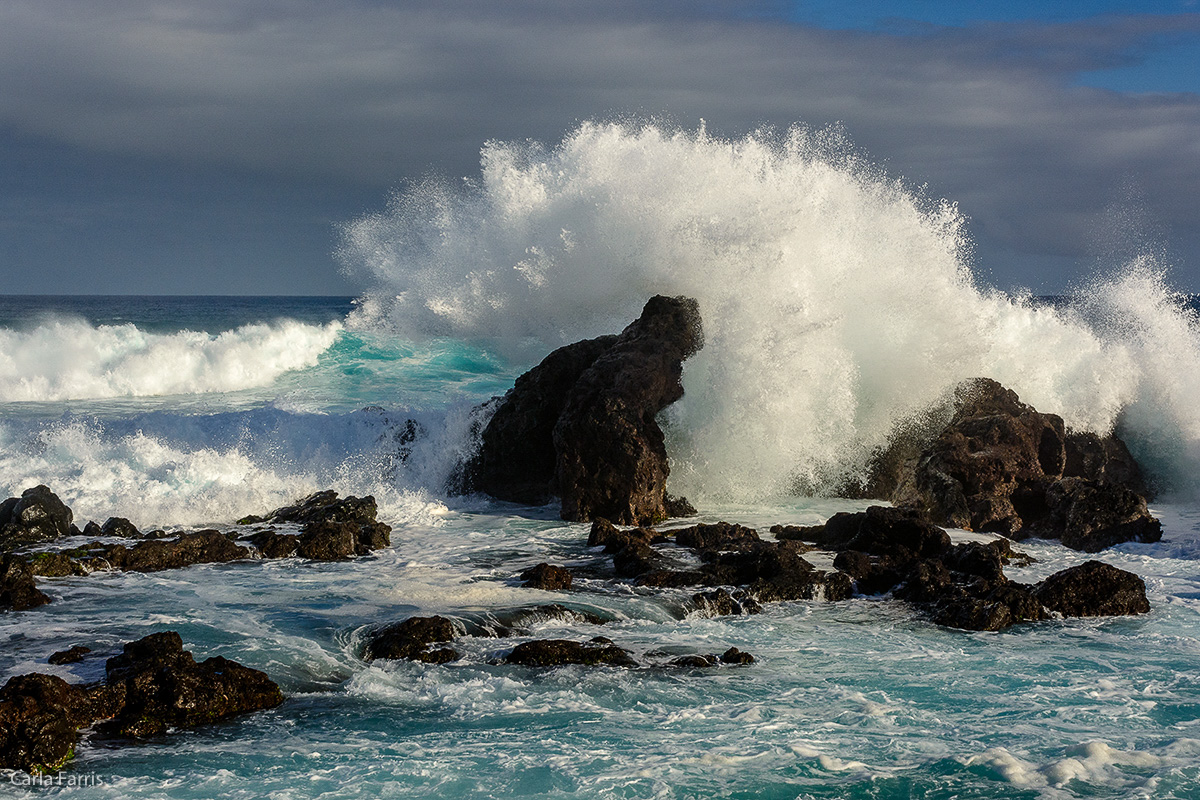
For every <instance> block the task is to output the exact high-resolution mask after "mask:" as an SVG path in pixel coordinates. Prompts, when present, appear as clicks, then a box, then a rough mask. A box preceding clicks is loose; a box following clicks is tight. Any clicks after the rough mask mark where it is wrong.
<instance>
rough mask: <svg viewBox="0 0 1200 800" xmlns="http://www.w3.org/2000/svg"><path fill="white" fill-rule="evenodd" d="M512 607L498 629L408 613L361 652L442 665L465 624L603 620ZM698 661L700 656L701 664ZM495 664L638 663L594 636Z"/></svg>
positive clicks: (539, 647) (711, 662) (735, 655)
mask: <svg viewBox="0 0 1200 800" xmlns="http://www.w3.org/2000/svg"><path fill="white" fill-rule="evenodd" d="M515 611H516V613H511V614H502V615H501V616H504V617H507V618H509V623H510V624H502V625H501V626H499V627H498V628H497V627H489V626H480V625H474V626H470V625H463V624H462V623H456V622H455V621H453V620H450V619H447V618H446V617H441V616H433V617H409V618H408V619H406V620H404V621H402V622H398V623H394V624H391V625H386V626H384V627H382V628H377V629H375V630H374V631H371V632H369V633H368V634H367V641H366V645H365V647H364V648H363V653H362V656H363V659H364V660H366V661H374V660H377V659H391V660H407V661H420V662H424V663H426V664H445V663H448V662H451V661H457V660H458V659H459V658H460V657H461V656H460V654H459V653H458V651H457V650H455V649H454V648H453V647H452V646H451V643H452V642H454V641H455V640H456V639H458V638H459V637H460V636H461V635H462V634H463V632H464V630H465V629H466V628H468V627H473V630H472V631H471V634H472V635H475V636H482V637H497V636H510V635H520V634H523V633H527V631H524V630H522V628H521V627H520V626H519V625H512V624H511V623H515V622H516V621H517V618H518V617H521V616H524V617H525V618H526V619H528V620H532V619H535V618H547V617H549V618H558V619H564V620H570V621H573V622H585V623H590V624H603V623H604V622H605V621H606V620H603V619H600V618H598V617H596V616H595V615H588V614H580V613H579V612H575V611H572V610H571V609H568V608H565V607H564V606H558V605H552V606H536V607H534V608H530V609H519V610H515ZM696 659H700V661H703V663H700V661H696ZM493 663H497V664H516V665H518V666H524V667H559V666H567V665H572V664H575V665H583V666H602V665H607V666H614V667H627V668H635V667H639V666H642V665H641V664H640V663H639V662H638V661H637V659H635V658H634V657H633V654H632V653H631V652H630V651H628V650H626V649H625V648H623V647H618V646H617V645H615V644H614V643H613V642H612V640H611V639H608V638H607V637H604V636H596V637H593V638H591V639H589V640H588V641H586V642H577V641H574V640H571V639H530V640H529V641H525V642H521V643H519V644H517V645H516V646H514V647H513V648H511V649H510V650H509V651H508V652H507V653H506V654H505V655H503V656H502V657H500V658H498V659H496V660H495V661H494V662H493ZM752 663H754V656H752V655H750V654H749V653H745V652H742V651H741V650H738V649H737V648H736V647H731V648H729V649H728V650H727V651H726V652H725V653H724V654H722V655H720V656H716V655H713V656H684V657H681V658H676V659H674V660H672V661H670V662H668V663H667V664H665V666H670V667H695V666H706V667H707V666H715V665H717V664H752Z"/></svg>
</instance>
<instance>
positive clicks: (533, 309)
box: [341, 123, 1200, 501]
mask: <svg viewBox="0 0 1200 800" xmlns="http://www.w3.org/2000/svg"><path fill="white" fill-rule="evenodd" d="M970 253H971V243H970V240H969V238H968V237H967V235H966V232H965V229H964V220H963V217H962V216H961V215H960V214H959V213H958V210H957V209H956V208H955V206H953V205H952V204H950V203H947V202H945V201H934V200H931V199H930V198H927V197H924V196H922V195H921V194H920V193H919V192H916V191H913V190H911V189H910V188H908V187H906V185H904V184H903V183H902V182H900V181H897V180H895V179H893V178H889V177H887V176H886V175H884V174H882V173H881V171H880V170H879V169H878V168H877V167H874V166H872V165H871V164H869V163H867V162H866V161H865V160H863V159H862V158H861V157H859V156H857V155H856V154H855V153H854V151H853V148H852V147H850V145H849V144H848V143H847V142H846V140H845V138H844V137H843V136H842V135H841V134H840V132H839V131H837V130H836V129H835V130H832V131H812V130H809V129H807V128H803V127H796V128H793V129H792V130H790V131H787V132H786V133H783V134H771V133H757V134H752V135H749V136H746V137H744V138H742V139H738V140H732V141H730V140H723V139H719V138H716V137H713V136H710V135H709V134H708V133H707V132H706V131H705V130H703V129H701V130H699V131H694V132H689V131H679V130H670V129H666V128H663V127H661V126H656V125H632V124H621V123H613V124H599V123H585V124H583V125H581V126H580V127H579V128H578V129H577V130H575V131H574V132H573V133H571V134H570V135H568V136H567V137H566V138H565V139H564V140H563V141H562V142H561V143H560V144H558V145H557V146H556V147H553V148H545V147H542V146H539V145H536V144H529V143H504V142H490V143H488V144H487V145H486V146H485V147H484V149H483V154H482V174H481V177H480V179H479V180H478V181H476V182H468V183H467V184H466V185H465V186H464V185H458V184H449V183H440V182H437V181H432V180H431V181H426V182H424V183H422V184H420V185H417V186H415V187H413V188H412V189H411V190H409V191H407V192H404V193H402V194H398V195H397V196H396V197H394V198H393V200H392V202H391V205H390V207H389V209H388V210H387V211H386V212H385V213H382V214H376V215H371V216H367V217H364V218H362V219H360V220H358V221H357V222H355V223H354V224H352V225H350V226H348V227H347V228H346V231H345V241H344V248H343V251H342V253H341V256H342V258H343V261H344V263H345V264H346V267H347V269H348V270H349V271H351V272H352V273H355V274H356V275H366V276H367V277H368V278H369V279H371V280H372V281H373V282H374V286H375V289H374V290H373V291H372V292H371V293H369V294H368V296H367V297H366V298H364V299H363V301H362V302H361V304H360V308H359V310H358V311H357V312H356V313H355V314H354V315H352V317H351V319H350V320H349V322H348V324H349V325H350V326H352V327H353V326H357V327H361V328H366V329H376V328H387V329H391V330H395V331H398V332H400V333H401V334H402V335H404V336H406V337H412V338H420V337H429V336H453V337H461V338H463V339H468V340H487V341H489V342H494V343H495V346H497V347H498V348H499V349H500V350H501V351H503V352H506V353H508V354H509V355H510V356H511V355H516V356H517V357H518V359H519V360H522V361H523V362H524V363H534V362H536V361H537V360H538V359H539V358H541V356H542V355H544V354H545V352H546V350H547V348H549V347H553V346H557V345H561V344H563V343H566V342H570V341H574V340H577V339H580V338H583V337H587V336H595V335H598V334H600V333H607V332H611V331H615V330H619V329H620V327H621V326H622V325H624V324H625V323H627V322H628V321H629V320H631V319H633V318H634V317H636V316H637V313H638V311H639V310H640V308H641V305H642V304H643V303H644V302H645V300H646V298H647V297H649V296H650V295H653V294H655V293H663V294H672V295H676V294H684V295H689V296H692V297H695V298H697V299H698V300H699V301H700V305H701V312H702V315H703V318H704V325H705V330H706V334H707V343H706V346H705V348H704V350H703V351H702V352H701V353H700V354H698V355H697V356H696V357H695V358H693V359H692V360H691V361H689V362H688V364H687V365H686V367H685V375H684V385H685V388H686V390H687V396H686V397H685V398H684V399H683V400H682V401H681V402H680V403H678V404H677V405H676V406H674V407H673V408H671V409H669V410H668V412H666V413H667V415H668V417H669V418H668V419H667V420H666V421H667V423H668V427H669V430H668V436H669V449H670V452H671V455H672V463H673V467H672V469H673V473H672V483H673V485H674V487H675V488H676V490H678V491H682V492H684V493H688V494H696V495H700V496H708V497H710V498H713V499H717V498H725V499H733V500H745V501H754V500H758V499H762V498H765V497H768V496H778V495H787V494H791V493H794V492H796V491H811V490H816V491H820V490H822V488H829V487H831V486H833V485H835V482H838V481H841V480H843V479H844V478H845V477H848V476H854V475H856V474H861V472H862V469H863V466H864V464H865V463H866V461H867V459H868V458H869V455H870V453H871V452H872V450H873V449H874V448H877V447H879V446H881V445H883V444H885V443H886V442H887V441H888V439H889V437H890V436H891V435H893V433H894V432H895V430H896V428H897V426H899V425H903V424H904V422H905V420H906V419H909V418H911V417H912V416H913V415H915V414H919V413H920V412H922V411H923V410H924V409H926V408H928V407H929V406H930V405H931V404H933V403H935V402H936V401H937V400H938V399H939V398H941V397H943V396H944V395H945V393H946V392H947V391H948V390H949V389H950V388H951V387H953V386H954V385H955V384H957V383H958V382H959V381H962V380H964V379H967V378H971V377H974V376H979V375H986V376H990V377H993V378H995V379H997V380H999V381H1001V382H1002V383H1004V384H1006V385H1008V386H1010V387H1011V388H1013V389H1014V390H1016V391H1017V392H1018V393H1019V394H1020V396H1021V398H1022V399H1023V400H1025V401H1026V402H1029V403H1031V404H1033V405H1034V406H1036V407H1037V408H1038V409H1040V410H1043V411H1048V412H1054V413H1058V414H1061V415H1062V416H1063V417H1064V419H1065V420H1066V422H1067V424H1068V425H1069V426H1071V427H1073V428H1076V429H1088V430H1095V431H1107V430H1109V429H1111V428H1113V427H1114V426H1117V425H1118V424H1119V425H1120V426H1121V428H1122V431H1123V432H1124V433H1125V435H1126V436H1127V437H1128V438H1129V439H1130V440H1131V445H1132V446H1133V447H1134V449H1135V451H1136V453H1137V455H1139V457H1141V458H1142V459H1143V461H1144V462H1145V463H1148V464H1150V465H1151V467H1152V469H1155V470H1156V471H1157V473H1158V477H1159V479H1160V480H1163V481H1165V482H1167V483H1171V484H1174V485H1175V486H1177V487H1178V486H1183V485H1185V484H1187V483H1188V482H1190V481H1191V480H1192V478H1191V476H1193V475H1195V474H1196V473H1197V472H1198V470H1197V468H1196V467H1197V466H1200V406H1197V405H1196V403H1195V402H1194V398H1195V397H1196V396H1197V389H1200V386H1197V383H1198V382H1200V336H1198V335H1197V324H1196V320H1195V318H1194V315H1193V314H1192V313H1191V312H1189V311H1188V310H1187V309H1186V307H1185V306H1184V304H1183V298H1181V297H1180V296H1178V295H1176V294H1174V293H1173V292H1172V291H1171V290H1170V288H1169V285H1168V282H1167V280H1166V278H1165V272H1164V270H1163V269H1162V268H1161V266H1160V265H1158V264H1156V263H1154V262H1153V261H1152V260H1150V259H1143V260H1139V261H1137V262H1135V263H1133V264H1130V265H1127V267H1126V268H1125V269H1123V270H1122V271H1120V272H1119V273H1118V274H1114V275H1112V276H1109V277H1107V278H1105V279H1103V280H1100V281H1097V282H1096V283H1095V285H1093V286H1092V287H1090V288H1088V289H1086V290H1085V291H1083V292H1082V297H1079V298H1077V301H1078V302H1076V303H1074V304H1073V305H1072V307H1071V308H1069V309H1059V308H1049V307H1044V306H1037V305H1035V304H1033V303H1030V302H1027V301H1024V300H1022V299H1020V298H1016V299H1014V298H1012V297H1010V296H1008V295H1005V294H1003V293H1000V292H995V291H990V290H987V289H985V288H982V287H980V286H979V285H977V283H976V281H975V278H974V276H973V274H972V272H971V270H970ZM798 487H808V488H807V489H798Z"/></svg>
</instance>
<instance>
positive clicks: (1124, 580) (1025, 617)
mask: <svg viewBox="0 0 1200 800" xmlns="http://www.w3.org/2000/svg"><path fill="white" fill-rule="evenodd" d="M772 531H773V532H774V533H775V535H776V537H777V541H774V542H767V541H763V540H762V539H760V538H759V536H758V533H757V532H756V531H755V530H753V529H751V528H746V527H744V526H741V525H731V524H728V523H724V522H718V523H713V524H707V525H693V526H691V527H687V528H680V529H678V530H675V531H665V532H655V531H652V530H649V529H646V528H634V529H630V530H621V529H619V528H616V527H615V526H613V525H612V524H611V523H609V522H607V521H606V520H597V521H596V522H594V523H593V524H592V533H591V536H590V537H589V539H588V544H589V545H592V546H596V547H599V546H603V547H604V548H605V552H609V553H612V555H613V565H614V571H615V572H616V574H617V575H618V576H624V577H631V578H633V579H634V582H635V583H636V584H638V585H642V586H659V587H682V586H707V587H713V588H711V589H710V590H709V591H704V592H699V593H697V594H695V595H693V596H692V598H691V607H692V609H694V610H695V611H696V612H699V613H704V614H709V615H713V616H718V615H736V614H755V613H758V612H759V611H760V610H761V604H762V603H766V602H777V601H781V600H811V599H824V600H842V599H845V598H848V597H850V596H852V595H854V594H865V595H876V594H885V593H889V592H890V593H891V594H892V596H894V597H896V598H898V599H901V600H906V601H908V602H910V603H911V604H913V605H914V606H915V607H917V608H918V609H919V610H920V611H922V612H923V613H924V614H925V615H926V616H928V617H929V618H930V619H932V620H933V621H934V622H937V623H938V624H941V625H946V626H948V627H954V628H963V629H968V630H989V631H995V630H1002V629H1004V628H1007V627H1009V626H1011V625H1014V624H1017V623H1020V622H1027V621H1035V620H1041V619H1046V618H1048V617H1050V616H1053V615H1056V614H1057V615H1061V616H1109V615H1119V614H1141V613H1145V612H1146V611H1148V610H1149V603H1148V602H1147V600H1146V588H1145V584H1144V583H1143V581H1142V580H1141V578H1139V577H1137V576H1136V575H1134V574H1133V573H1130V572H1126V571H1124V570H1120V569H1117V568H1116V567H1112V566H1109V565H1107V564H1102V563H1100V562H1094V561H1093V562H1088V563H1086V564H1083V565H1080V566H1078V567H1072V568H1071V569H1067V570H1063V571H1062V572H1059V573H1055V574H1054V575H1052V576H1050V577H1049V578H1047V579H1046V580H1045V581H1043V582H1042V583H1039V584H1037V585H1033V586H1030V585H1025V584H1021V583H1016V582H1014V581H1011V580H1009V579H1008V578H1007V577H1006V576H1005V574H1004V565H1005V564H1008V563H1011V562H1014V561H1016V562H1024V563H1028V561H1029V558H1028V556H1025V555H1023V554H1021V553H1019V552H1017V551H1015V550H1013V549H1012V547H1011V545H1010V544H1009V541H1008V540H1007V539H1004V538H997V539H995V540H993V541H989V542H966V543H962V544H953V543H952V541H951V539H950V537H949V535H948V534H947V533H946V531H944V530H942V529H941V528H939V527H938V526H936V525H933V524H932V523H930V522H929V521H928V520H926V519H925V517H924V515H923V514H922V513H921V512H920V511H918V510H916V509H912V508H893V507H884V506H871V507H870V508H868V509H867V510H866V511H861V512H857V513H841V514H835V515H834V516H833V517H831V518H830V519H829V520H828V521H827V522H826V523H825V524H824V525H815V526H808V527H802V528H799V527H790V526H788V527H785V526H775V528H773V529H772ZM672 537H673V538H672ZM672 541H673V545H674V548H672V547H670V546H667V547H663V546H661V545H662V543H669V542H672ZM652 543H657V544H658V546H652ZM681 547H683V548H688V549H690V550H692V552H693V553H694V554H695V555H696V556H698V557H699V560H700V564H699V566H698V567H693V568H690V569H689V568H681V569H677V568H672V567H670V566H669V560H670V558H671V551H672V549H675V550H677V549H678V548H681ZM814 547H815V548H820V549H822V550H826V551H831V552H834V553H836V556H835V558H834V561H833V564H834V567H835V568H836V571H835V572H825V571H822V570H818V569H816V568H815V567H813V566H812V564H810V563H809V562H808V561H806V560H805V559H804V557H803V554H804V553H805V552H808V551H809V550H812V549H814Z"/></svg>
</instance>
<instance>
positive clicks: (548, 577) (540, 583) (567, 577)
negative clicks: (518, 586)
mask: <svg viewBox="0 0 1200 800" xmlns="http://www.w3.org/2000/svg"><path fill="white" fill-rule="evenodd" d="M521 580H522V581H524V583H523V584H522V585H523V586H526V587H528V588H530V589H542V590H544V591H548V592H562V591H566V590H567V589H570V588H571V583H572V582H573V580H574V579H573V578H572V576H571V573H570V572H569V571H567V570H566V569H563V568H562V567H556V566H554V565H553V564H547V563H546V562H544V561H543V562H542V563H541V564H537V565H535V566H532V567H530V568H529V569H527V570H525V571H524V572H522V573H521Z"/></svg>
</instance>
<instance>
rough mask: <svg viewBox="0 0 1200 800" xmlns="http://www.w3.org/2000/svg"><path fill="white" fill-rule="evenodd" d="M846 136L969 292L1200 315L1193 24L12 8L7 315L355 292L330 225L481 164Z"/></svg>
mask: <svg viewBox="0 0 1200 800" xmlns="http://www.w3.org/2000/svg"><path fill="white" fill-rule="evenodd" d="M629 115H635V116H641V117H646V118H649V117H666V118H670V119H672V120H675V121H676V123H677V124H679V125H681V126H683V127H685V128H694V127H696V126H697V125H699V124H700V121H701V120H704V121H705V125H706V126H707V129H708V130H709V132H710V133H715V134H717V135H723V136H729V137H737V136H740V135H742V134H745V133H746V132H748V131H752V130H755V129H758V128H761V127H763V126H776V127H779V128H787V127H788V126H789V125H791V124H793V123H796V122H802V123H805V124H807V125H809V126H813V127H820V126H824V125H829V124H833V123H841V124H842V125H843V126H844V127H845V130H846V131H847V133H848V134H849V136H850V137H851V139H852V140H853V141H854V142H855V143H856V145H857V146H858V147H859V148H860V149H861V150H862V151H863V152H864V153H866V154H867V155H868V156H869V157H870V158H871V159H873V160H874V161H876V162H878V163H880V164H882V165H883V166H884V168H885V169H887V170H888V172H889V173H890V174H892V175H895V176H897V177H900V178H902V179H903V180H905V181H906V182H909V183H910V184H912V185H914V186H920V185H925V186H927V187H928V188H927V192H928V193H929V194H934V195H937V196H940V197H945V198H948V199H950V200H952V201H955V202H957V204H958V207H959V209H960V210H961V211H962V212H963V213H964V214H965V215H966V216H967V217H968V218H969V220H970V222H969V228H968V230H969V232H970V234H971V236H972V238H973V239H974V241H975V244H976V253H975V262H976V266H977V269H978V270H979V272H980V275H981V278H982V279H983V280H984V281H985V282H987V283H990V284H992V285H995V286H998V287H1000V288H1002V289H1030V290H1032V291H1034V292H1035V293H1041V294H1044V293H1057V292H1062V291H1068V290H1069V289H1070V288H1071V287H1072V286H1074V285H1078V283H1079V282H1080V281H1081V280H1082V279H1083V278H1085V277H1086V276H1087V275H1089V274H1092V273H1094V272H1096V271H1097V270H1104V269H1110V268H1113V267H1115V266H1116V265H1117V264H1118V263H1119V262H1120V261H1121V260H1122V259H1125V258H1128V257H1132V256H1134V255H1139V254H1142V253H1143V252H1151V253H1153V254H1154V255H1155V256H1156V257H1157V258H1158V259H1159V260H1160V262H1161V263H1163V264H1165V265H1168V266H1169V267H1170V270H1171V272H1170V276H1171V279H1172V281H1173V282H1174V284H1175V285H1176V287H1177V288H1178V289H1180V290H1181V291H1188V292H1200V202H1198V199H1200V0H1140V1H1139V2H1129V1H1128V0H1089V2H1074V0H1072V1H1071V2H1047V1H1043V2H1033V1H1032V0H1014V1H1013V2H1002V1H1000V0H993V1H992V2H982V1H981V0H957V1H956V2H932V0H896V1H895V2H876V1H873V0H872V1H867V2H856V3H847V2H845V0H840V1H839V2H834V1H833V0H814V2H800V1H799V0H798V1H797V2H755V1H753V0H729V1H727V2H715V1H710V0H641V1H640V2H638V1H637V0H570V1H569V2H568V0H558V1H557V2H550V1H549V0H518V1H515V2H514V1H511V0H439V2H393V1H392V0H342V2H338V3H327V2H318V0H186V1H180V2H175V1H174V0H171V1H167V0H106V2H104V3H90V2H83V1H82V0H3V1H2V2H0V278H2V279H3V281H4V286H5V291H6V292H8V293H13V294H339V295H345V294H355V293H357V292H358V291H360V290H362V289H363V288H364V287H363V286H361V285H359V284H357V283H356V278H355V277H353V276H349V277H348V276H346V275H344V274H342V273H341V272H340V271H339V265H338V262H337V260H336V259H335V257H334V255H333V253H334V251H335V250H336V249H337V247H338V231H339V226H340V225H341V224H344V223H346V222H350V221H352V220H354V219H355V218H357V217H360V216H362V215H364V214H367V213H371V212H377V211H381V210H383V209H384V208H385V207H386V205H387V200H388V198H389V196H390V195H391V193H393V192H395V191H397V190H400V189H403V187H404V186H405V185H406V183H407V182H411V181H416V180H419V179H420V178H422V177H423V176H426V175H429V174H431V173H433V174H440V175H445V176H451V177H456V176H472V175H477V174H478V171H479V154H480V148H481V147H482V146H483V144H484V143H485V142H486V141H487V140H489V139H501V140H525V139H534V140H538V141H543V142H546V143H548V144H553V143H555V142H557V141H559V140H560V139H561V138H562V136H563V135H564V134H565V133H567V132H569V131H570V130H572V129H574V128H575V127H576V126H577V125H578V124H579V122H580V121H583V120H589V119H600V120H603V119H611V118H615V117H621V118H624V117H628V116H629Z"/></svg>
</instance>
